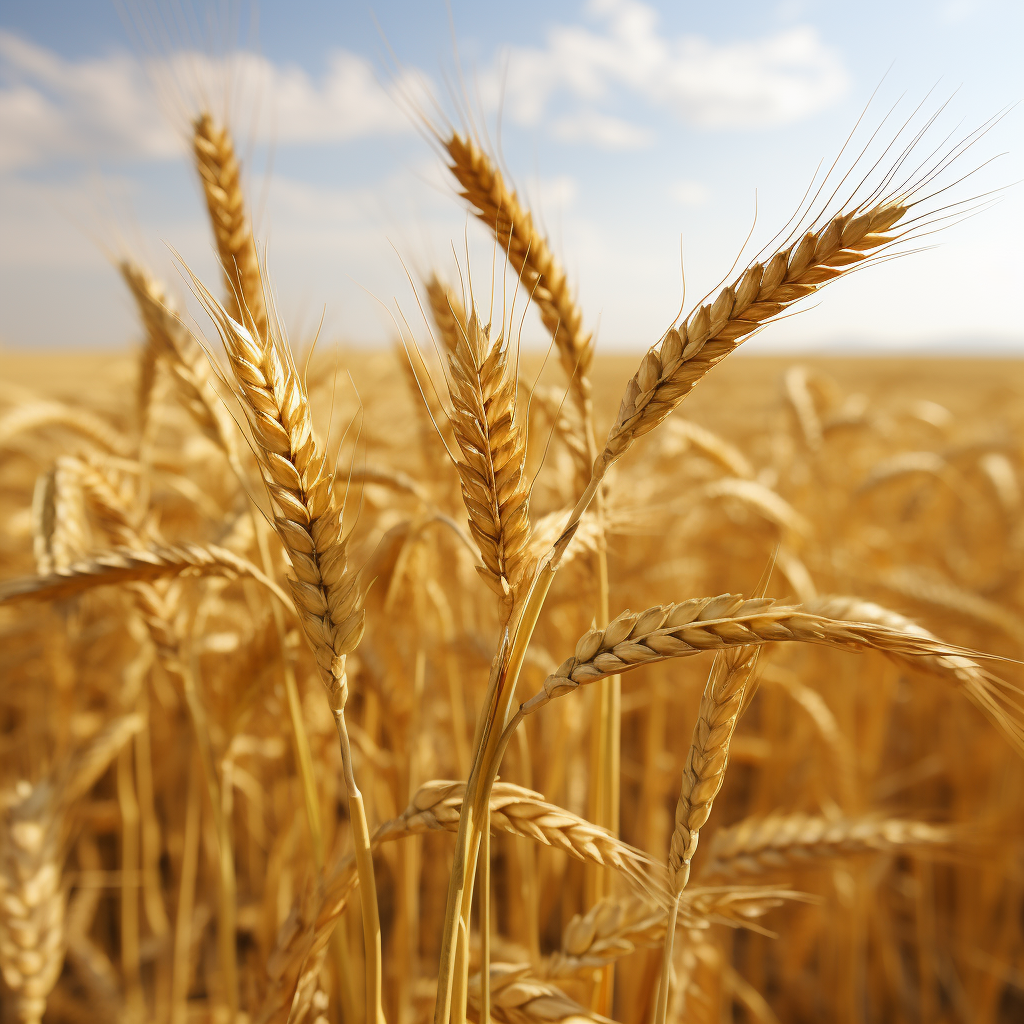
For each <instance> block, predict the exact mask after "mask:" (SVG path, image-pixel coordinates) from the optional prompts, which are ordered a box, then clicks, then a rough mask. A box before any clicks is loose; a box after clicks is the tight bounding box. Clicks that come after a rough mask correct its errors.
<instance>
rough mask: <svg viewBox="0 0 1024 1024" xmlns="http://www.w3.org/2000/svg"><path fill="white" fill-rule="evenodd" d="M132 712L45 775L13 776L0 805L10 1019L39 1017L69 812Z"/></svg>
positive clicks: (55, 938)
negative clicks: (33, 779)
mask: <svg viewBox="0 0 1024 1024" xmlns="http://www.w3.org/2000/svg"><path fill="white" fill-rule="evenodd" d="M141 727H142V720H141V718H139V716H137V715H129V716H126V717H124V718H121V719H116V720H115V721H113V722H111V723H110V724H109V725H108V726H107V727H106V728H105V729H103V730H101V732H100V733H99V734H98V735H97V736H96V737H95V738H94V739H93V740H92V742H91V743H90V744H89V745H88V746H87V747H85V748H84V749H81V750H79V751H78V752H76V753H75V754H74V755H73V756H72V757H71V759H70V760H69V761H68V762H67V763H65V764H64V765H63V766H62V767H61V768H60V769H58V770H57V771H56V772H55V773H54V774H53V775H52V776H51V777H49V778H45V779H43V780H41V781H40V782H38V783H36V785H34V786H33V785H32V784H31V783H29V782H27V781H24V780H23V781H21V782H19V783H18V784H17V785H16V786H15V787H14V790H13V792H10V793H8V794H5V796H4V800H3V805H2V806H0V973H2V974H3V979H4V983H5V984H6V986H7V989H8V991H9V992H10V994H11V998H12V1003H13V1007H12V1008H13V1011H14V1012H13V1019H16V1020H18V1021H20V1022H21V1024H39V1021H41V1020H42V1017H43V1013H44V1012H45V1010H46V999H47V996H48V995H49V994H50V991H51V989H52V988H53V986H54V985H55V984H56V982H57V978H58V976H59V975H60V971H61V967H62V965H63V962H64V946H65V927H64V919H65V912H66V890H65V887H64V884H63V881H62V878H61V873H62V870H63V864H64V853H65V848H66V845H67V837H68V829H69V824H70V821H69V817H68V816H69V814H70V812H71V810H72V807H73V804H74V802H75V800H77V799H78V798H79V797H80V796H82V795H83V794H84V793H85V792H86V791H88V790H89V789H90V788H91V787H92V785H93V783H94V782H95V781H96V780H97V779H98V778H99V776H100V775H102V774H103V771H104V770H105V769H106V767H107V765H108V764H109V763H110V761H111V759H112V758H113V757H114V755H115V754H116V753H117V752H118V750H120V748H121V747H122V746H123V745H124V744H125V742H127V740H128V738H129V737H130V736H131V735H132V734H133V733H134V732H137V731H138V730H139V729H140V728H141Z"/></svg>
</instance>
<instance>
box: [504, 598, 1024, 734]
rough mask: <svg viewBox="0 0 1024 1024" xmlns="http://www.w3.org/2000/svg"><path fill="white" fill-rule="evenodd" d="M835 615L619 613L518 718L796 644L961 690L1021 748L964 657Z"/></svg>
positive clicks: (696, 605)
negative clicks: (611, 683) (734, 650)
mask: <svg viewBox="0 0 1024 1024" xmlns="http://www.w3.org/2000/svg"><path fill="white" fill-rule="evenodd" d="M844 600H845V599H844ZM858 607H859V606H858ZM833 610H834V611H835V612H836V614H839V606H838V605H835V606H828V605H826V604H823V603H821V602H816V603H815V604H813V605H812V606H809V607H808V606H803V605H787V604H779V603H777V602H776V601H773V600H771V599H769V598H755V599H753V600H749V601H748V600H744V599H743V598H742V597H739V596H737V595H734V594H722V595H720V596H719V597H702V598H693V599H691V600H689V601H683V602H682V603H680V604H670V605H656V606H655V607H653V608H648V609H647V610H646V611H643V612H640V613H633V612H628V611H627V612H623V613H622V614H621V615H620V616H619V617H618V618H616V619H615V620H614V621H613V622H612V623H611V624H610V625H609V626H608V628H607V629H604V630H599V629H595V630H591V631H590V632H588V633H587V634H586V635H585V636H584V637H582V638H581V640H580V641H579V643H578V644H577V645H576V652H575V654H574V655H573V657H571V658H569V659H567V660H566V661H564V662H563V663H562V664H561V665H560V666H559V667H558V670H557V671H556V672H554V673H553V674H552V675H550V676H548V677H547V679H546V680H545V681H544V688H543V689H542V690H540V691H539V692H538V693H536V694H535V695H534V696H533V697H531V698H530V699H529V700H528V701H527V702H526V703H525V704H523V705H522V707H521V708H520V712H519V713H520V715H528V714H531V713H532V712H534V711H537V710H538V709H539V708H541V707H543V706H544V705H545V704H547V703H548V702H549V701H550V700H552V699H554V698H555V697H559V696H561V695H562V694H564V693H569V692H571V691H572V690H575V689H577V688H578V687H579V686H582V685H585V684H587V683H592V682H594V681H595V680H597V679H601V678H603V677H604V676H609V675H614V674H618V673H621V672H627V671H630V670H632V669H635V668H639V667H640V666H641V665H647V664H650V663H651V662H655V661H665V660H666V659H669V658H686V657H690V656H692V655H694V654H699V653H700V652H701V651H710V650H725V649H726V648H730V647H741V646H744V645H751V646H754V645H760V644H765V643H776V642H783V641H797V642H800V643H814V644H822V645H824V646H826V647H836V648H842V649H846V650H875V651H879V652H881V653H882V654H885V655H887V656H888V657H890V658H893V659H895V660H897V661H899V662H901V663H903V664H907V665H916V666H917V667H919V668H921V669H924V670H925V671H929V672H932V673H934V674H935V675H938V676H940V677H943V678H945V679H947V680H949V681H950V682H952V683H953V684H954V685H955V686H956V687H957V688H958V689H961V690H962V691H963V692H964V693H965V694H966V695H967V696H968V697H969V698H970V699H971V700H973V701H974V702H975V703H976V704H978V706H979V707H981V708H982V710H984V711H985V712H986V713H987V714H988V715H989V716H990V717H991V718H992V719H993V720H994V721H995V724H996V725H998V726H999V727H1000V729H1002V730H1003V732H1004V733H1005V734H1006V735H1007V737H1008V738H1009V739H1010V740H1011V741H1012V742H1013V743H1014V744H1015V745H1017V746H1018V747H1020V746H1021V745H1022V743H1024V727H1022V724H1021V715H1022V712H1021V710H1020V708H1019V707H1017V705H1016V704H1014V703H1013V702H1012V701H1011V699H1010V697H1009V695H1008V694H1009V690H1006V692H1005V693H1004V691H1003V690H1002V689H1000V687H1001V686H1002V687H1005V684H1002V683H1001V681H1000V680H998V679H996V678H995V677H994V676H992V675H990V674H989V673H988V672H986V671H985V670H984V669H982V668H981V666H980V665H978V663H977V662H976V661H974V660H973V659H971V658H970V657H968V656H967V654H968V653H969V652H965V651H964V650H962V649H961V648H959V647H956V646H954V645H952V644H946V643H944V642H943V641H941V640H938V639H936V638H935V637H934V636H932V635H931V634H930V633H928V632H927V631H926V630H921V629H920V627H918V628H916V629H913V630H912V629H904V628H902V627H901V626H898V625H897V626H893V625H889V624H887V623H883V622H877V623H876V622H872V621H870V620H869V619H868V620H866V621H862V620H859V619H852V618H851V619H850V620H845V621H844V620H839V619H835V618H831V617H829V616H828V615H826V614H824V612H826V611H833ZM850 614H851V615H853V614H855V612H850ZM1000 699H1001V703H1000Z"/></svg>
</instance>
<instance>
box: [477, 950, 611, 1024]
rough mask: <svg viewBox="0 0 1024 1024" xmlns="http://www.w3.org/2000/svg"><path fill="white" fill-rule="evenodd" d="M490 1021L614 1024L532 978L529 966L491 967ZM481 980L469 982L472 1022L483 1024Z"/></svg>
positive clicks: (556, 988)
mask: <svg viewBox="0 0 1024 1024" xmlns="http://www.w3.org/2000/svg"><path fill="white" fill-rule="evenodd" d="M489 976H490V979H489V980H490V1018H491V1020H493V1021H495V1022H496V1024H611V1021H609V1019H608V1018H607V1017H604V1016H602V1015H601V1014H599V1013H595V1012H594V1011H592V1010H588V1009H587V1008H586V1007H585V1006H580V1004H579V1003H577V1002H576V1000H575V999H570V998H569V996H567V995H566V994H565V993H564V992H563V991H562V990H561V989H560V988H559V987H558V986H557V985H553V984H551V982H549V981H544V980H542V979H540V978H535V977H534V976H533V968H532V966H531V965H530V964H505V963H492V964H491V965H490V971H489ZM481 989H482V985H481V977H480V975H479V974H475V975H473V977H472V978H470V981H469V1004H468V1011H469V1014H468V1015H469V1018H470V1019H471V1020H474V1021H480V1022H481V1024H484V1021H483V1018H484V1016H485V1014H484V1013H482V1012H481V1011H482V1009H483V1005H482V1004H483V1000H482V999H481V994H482V993H481Z"/></svg>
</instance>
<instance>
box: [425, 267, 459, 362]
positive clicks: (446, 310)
mask: <svg viewBox="0 0 1024 1024" xmlns="http://www.w3.org/2000/svg"><path fill="white" fill-rule="evenodd" d="M426 291H427V301H428V302H429V303H430V315H431V316H432V317H433V319H434V326H435V327H436V328H437V333H438V335H439V336H440V338H441V343H442V345H443V346H444V348H445V351H447V352H454V351H455V350H456V349H457V348H458V347H459V339H460V338H461V337H462V336H463V335H465V333H466V329H467V324H468V321H467V319H466V310H465V307H464V306H463V305H462V300H461V299H460V298H459V297H458V295H456V294H455V292H454V291H453V290H452V289H451V288H450V287H449V286H448V285H447V284H446V283H445V282H444V281H442V280H441V279H440V278H439V277H438V276H437V274H431V275H430V278H429V279H428V280H427V284H426Z"/></svg>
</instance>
